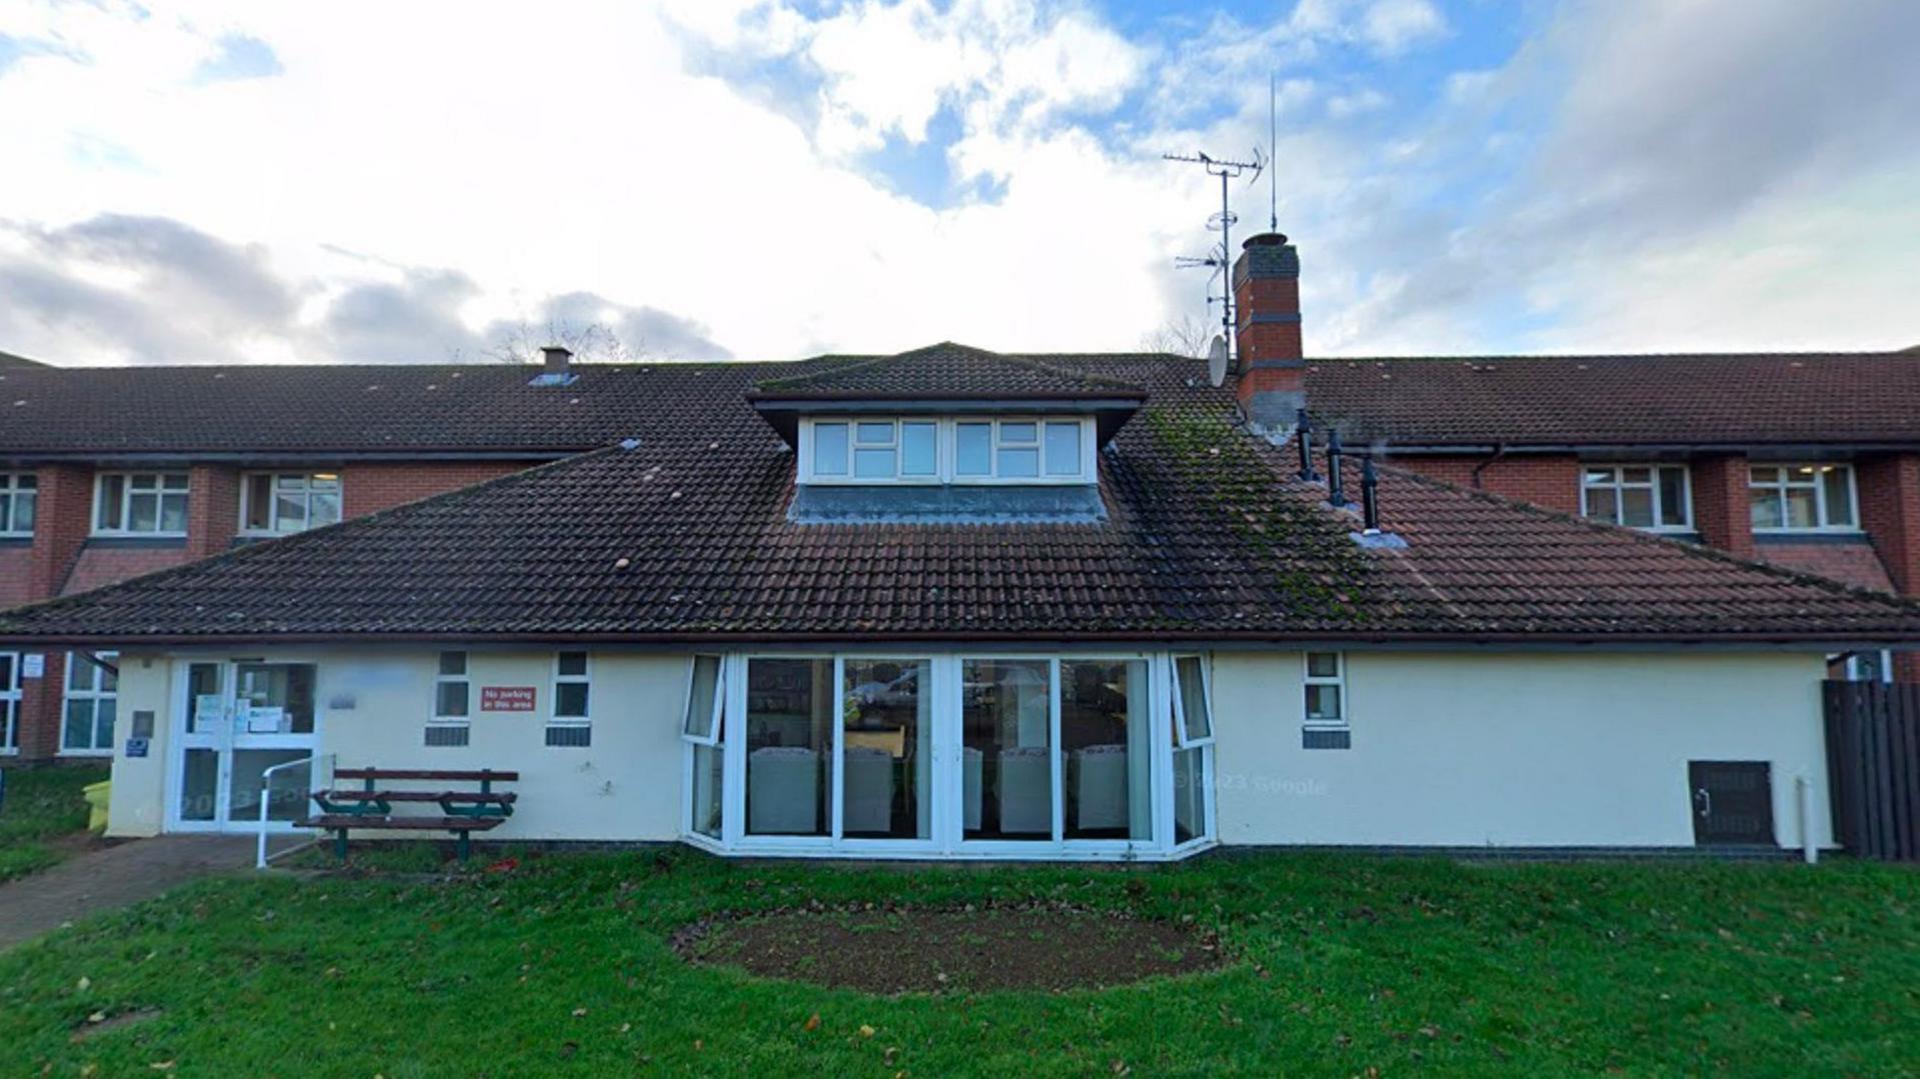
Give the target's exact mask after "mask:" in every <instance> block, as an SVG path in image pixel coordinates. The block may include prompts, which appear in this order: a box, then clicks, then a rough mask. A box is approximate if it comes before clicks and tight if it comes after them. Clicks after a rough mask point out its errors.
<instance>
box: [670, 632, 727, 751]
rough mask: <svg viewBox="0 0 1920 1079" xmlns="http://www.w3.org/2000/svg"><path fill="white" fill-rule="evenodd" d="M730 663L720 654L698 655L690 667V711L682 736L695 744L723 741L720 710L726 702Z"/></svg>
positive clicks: (688, 700)
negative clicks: (724, 688) (723, 690)
mask: <svg viewBox="0 0 1920 1079" xmlns="http://www.w3.org/2000/svg"><path fill="white" fill-rule="evenodd" d="M725 684H726V662H725V661H724V659H723V658H722V657H720V656H710V655H696V656H694V657H693V663H692V665H691V666H690V667H689V668H688V670H687V710H686V714H685V716H684V717H682V720H681V724H680V736H681V737H682V738H685V739H686V740H687V741H689V742H692V743H693V744H695V745H702V746H711V745H716V744H718V743H719V741H720V710H721V706H722V703H723V701H724V699H725V698H724V694H722V692H721V687H723V686H724V685H725Z"/></svg>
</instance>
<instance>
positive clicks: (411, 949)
mask: <svg viewBox="0 0 1920 1079" xmlns="http://www.w3.org/2000/svg"><path fill="white" fill-rule="evenodd" d="M1029 898H1039V899H1043V900H1049V901H1053V900H1058V901H1067V902H1071V903H1073V904H1076V905H1080V906H1085V907H1092V908H1112V907H1125V908H1129V909H1131V910H1133V911H1136V912H1139V913H1142V914H1146V915H1151V916H1156V917H1164V918H1170V919H1188V918H1190V919H1193V920H1194V923H1195V924H1197V925H1202V926H1211V927H1215V928H1217V930H1218V933H1219V935H1220V938H1221V941H1222V943H1223V945H1224V946H1225V947H1226V948H1227V949H1228V950H1229V951H1230V952H1231V953H1232V954H1233V956H1234V958H1233V961H1232V962H1231V963H1230V964H1229V965H1228V966H1227V967H1225V968H1224V969H1221V970H1217V971H1213V972H1209V973H1203V974H1195V975H1189V976H1185V977H1181V978H1175V979H1162V980H1150V981H1146V982H1141V983H1138V984H1135V985H1132V986H1126V987H1119V988H1113V989H1106V990H1100V991H1070V992H1063V993H1039V992H1030V991H1007V992H995V993H970V992H966V991H963V990H962V991H950V992H946V993H942V994H937V995H929V994H910V995H906V996H901V997H893V998H889V997H880V996H871V995H867V994H864V993H859V992H854V991H849V990H829V989H823V988H819V987H815V986H810V985H805V984H800V983H797V982H783V981H773V980H765V979H757V978H752V977H748V976H746V975H744V974H741V973H739V972H738V971H737V970H734V969H731V968H715V967H705V966H700V967H694V966H689V965H687V964H686V963H685V962H683V961H682V960H681V959H680V958H679V957H678V956H677V955H676V954H675V952H674V951H673V950H672V948H671V947H670V945H669V941H668V938H669V935H670V934H671V933H672V932H673V931H674V930H675V929H676V928H677V927H679V926H682V925H684V924H686V923H688V922H690V921H694V920H696V919H699V918H701V917H702V916H704V915H707V914H710V913H712V912H716V911H726V910H748V909H751V910H767V909H774V908H782V907H793V906H797V905H799V906H804V905H807V904H810V903H814V902H818V903H820V904H823V905H824V906H825V907H827V908H829V909H835V908H838V907H840V906H841V905H843V904H847V903H866V902H880V903H886V902H888V901H895V902H900V901H910V902H913V903H917V904H941V905H950V904H965V903H981V902H984V901H994V902H1009V901H1017V900H1024V899H1029ZM827 916H829V917H831V916H834V915H831V914H829V915H827ZM143 1012H144V1013H148V1014H147V1015H146V1017H145V1018H144V1019H143V1020H142V1021H138V1022H129V1023H126V1024H125V1025H120V1024H118V1023H116V1022H115V1021H114V1020H115V1017H119V1016H122V1015H126V1014H140V1013H143ZM90 1016H92V1017H98V1018H96V1019H95V1022H99V1021H100V1020H102V1019H104V1020H106V1022H105V1023H103V1024H102V1026H103V1027H104V1028H105V1029H100V1030H97V1031H96V1032H95V1033H93V1034H92V1035H91V1036H88V1037H85V1038H82V1039H79V1040H76V1039H75V1038H74V1032H75V1031H76V1030H85V1029H87V1028H88V1021H89V1017H90ZM0 1055H3V1058H4V1059H0V1072H5V1073H6V1074H29V1073H31V1074H42V1071H41V1069H42V1068H47V1069H49V1070H48V1071H47V1072H46V1073H45V1074H53V1075H76V1074H89V1073H88V1072H86V1071H84V1069H85V1068H86V1067H87V1065H95V1066H96V1069H95V1070H94V1071H93V1072H91V1074H97V1075H103V1076H105V1075H135V1074H138V1075H152V1074H168V1073H171V1074H181V1075H223V1074H224V1075H273V1074H278V1075H308V1074H319V1075H353V1076H370V1075H375V1074H379V1075H384V1076H388V1077H404V1076H417V1075H495V1076H499V1075H524V1074H548V1073H558V1074H582V1075H599V1074H624V1073H625V1072H626V1071H628V1070H631V1069H633V1068H634V1067H635V1066H636V1065H647V1064H650V1065H651V1066H652V1067H655V1068H660V1069H663V1070H668V1071H675V1072H728V1073H735V1074H753V1073H759V1074H794V1073H802V1072H805V1073H812V1074H816V1075H821V1076H839V1075H894V1074H896V1073H902V1072H904V1073H906V1074H909V1075H923V1076H942V1075H953V1074H977V1073H987V1072H999V1073H1005V1072H1010V1071H1016V1070H1017V1071H1019V1072H1021V1073H1031V1074H1060V1073H1101V1074H1114V1073H1118V1072H1126V1071H1131V1072H1132V1073H1134V1074H1167V1073H1189V1074H1192V1073H1199V1072H1211V1071H1239V1072H1252V1073H1260V1074H1275V1073H1277V1072H1279V1071H1282V1070H1286V1071H1295V1072H1298V1071H1306V1072H1312V1073H1325V1072H1339V1073H1345V1074H1354V1073H1365V1072H1367V1071H1368V1070H1369V1069H1375V1068H1377V1069H1379V1071H1380V1072H1382V1073H1390V1072H1400V1071H1409V1070H1415V1069H1425V1068H1432V1069H1446V1070H1449V1071H1478V1072H1485V1071H1492V1070H1496V1069H1498V1070H1503V1071H1512V1072H1521V1073H1534V1074H1541V1073H1545V1074H1559V1073H1565V1072H1570V1071H1598V1070H1608V1069H1619V1070H1625V1071H1627V1072H1630V1073H1654V1072H1659V1073H1677V1072H1696V1071H1717V1072H1726V1073H1733V1074H1740V1075H1796V1076H1798V1075H1811V1074H1840V1073H1852V1074H1893V1073H1896V1072H1901V1071H1903V1070H1908V1069H1911V1068H1913V1067H1914V1066H1915V1064H1916V1062H1920V874H1916V873H1915V872H1913V871H1911V870H1907V869H1898V868H1891V867H1884V866H1871V865H1837V864H1836V865H1826V866H1821V867H1818V868H1816V869H1810V868H1807V867H1803V866H1797V865H1764V866H1762V865H1735V864H1684V865H1632V864H1597V863H1594V864H1572V865H1485V864H1475V865H1461V864H1454V863H1450V862H1446V861H1439V860H1417V861H1416V860H1369V859H1365V858H1359V857H1335V856H1318V855H1285V856H1261V857H1246V858H1214V859H1206V860H1203V861H1201V862H1198V863H1194V864H1188V865H1180V866H1169V867H1162V868H1158V869H1150V870H1097V869H1078V868H993V869H982V868H957V869H949V868H941V869H931V868H922V869H905V870H902V869H891V868H871V869H867V868H855V869H829V868H824V867H812V866H804V865H768V864H758V865H751V864H729V863H724V862H721V861H718V860H715V859H710V858H707V857H705V856H702V855H698V854H694V853H691V852H687V851H678V850H676V851H670V852H664V853H654V852H638V853H630V854H618V855H569V856H551V857H545V858H531V857H529V858H525V859H523V860H522V861H520V863H519V864H518V866H517V867H515V868H512V869H510V870H503V871H499V872H480V873H474V874H471V875H469V876H466V877H464V878H461V879H458V880H453V881H446V882H442V881H425V880H419V879H411V878H406V877H403V876H400V875H397V874H392V873H386V874H379V873H376V874H373V875H368V876H361V877H344V876H337V877H328V878H323V879H300V878H294V877H291V876H287V875H277V876H272V877H264V878H261V877H250V876H241V877H233V878H227V879H220V880H213V881H207V882H203V883H201V884H198V885H194V886H191V887H189V888H187V889H184V890H182V891H179V892H175V893H173V894H172V895H170V896H168V897H166V898H163V899H161V900H158V901H155V902H151V903H148V904H145V905H143V906H140V907H138V908H135V909H133V910H131V911H128V912H125V913H121V914H117V915H111V916H107V917H104V918H101V919H98V920H94V921H90V922H87V923H83V924H82V925H80V926H77V927H75V928H72V929H69V930H65V931H62V932H61V933H59V934H57V935H55V936H54V937H52V938H50V939H47V940H44V941H41V942H37V943H34V944H29V945H27V946H24V947H22V948H19V949H17V950H15V951H12V952H10V953H6V954H0ZM169 1066H170V1067H169ZM156 1067H158V1068H159V1069H160V1070H158V1071H155V1070H153V1069H154V1068H156Z"/></svg>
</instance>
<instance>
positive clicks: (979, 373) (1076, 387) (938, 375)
mask: <svg viewBox="0 0 1920 1079" xmlns="http://www.w3.org/2000/svg"><path fill="white" fill-rule="evenodd" d="M813 367H814V369H813V370H811V371H808V372H806V373H800V374H784V373H783V374H780V375H776V376H775V377H772V378H765V379H762V380H760V382H759V384H758V385H756V386H755V387H754V393H753V396H755V397H757V398H763V399H765V398H830V399H839V398H846V397H862V398H906V399H927V398H941V399H954V398H992V399H1000V398H1035V397H1038V398H1074V397H1115V396H1125V397H1143V396H1145V393H1144V391H1143V390H1142V388H1141V387H1140V385H1139V384H1138V383H1132V382H1128V381H1126V380H1124V379H1119V378H1113V377H1110V376H1106V375H1100V374H1097V373H1095V372H1092V371H1089V370H1087V369H1086V368H1085V367H1084V366H1081V367H1079V368H1078V369H1075V368H1073V367H1064V366H1057V365H1054V364H1050V363H1046V362H1044V361H1042V360H1039V359H1036V358H1033V357H1030V356H1006V355H1001V354H999V353H995V352H987V351H985V350H982V349H977V348H970V347H968V346H966V345H956V344H954V343H952V342H950V341H946V342H942V343H940V344H937V345H931V346H929V347H927V348H922V349H915V350H913V351H911V352H902V353H900V354H899V355H896V356H868V357H859V358H851V359H848V360H846V361H845V362H834V361H832V360H831V359H823V360H819V361H816V362H815V364H814V365H813Z"/></svg>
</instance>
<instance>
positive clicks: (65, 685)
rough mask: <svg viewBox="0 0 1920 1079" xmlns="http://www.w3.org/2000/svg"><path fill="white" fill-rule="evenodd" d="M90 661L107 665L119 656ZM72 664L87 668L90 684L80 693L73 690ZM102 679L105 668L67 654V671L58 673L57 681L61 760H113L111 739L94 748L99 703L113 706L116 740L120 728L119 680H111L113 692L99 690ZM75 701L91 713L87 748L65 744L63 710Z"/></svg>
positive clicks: (106, 654)
mask: <svg viewBox="0 0 1920 1079" xmlns="http://www.w3.org/2000/svg"><path fill="white" fill-rule="evenodd" d="M94 658H96V659H99V660H102V661H103V662H109V663H110V662H112V661H114V660H117V659H119V658H120V653H118V652H95V653H94ZM75 664H80V665H83V666H85V667H86V668H87V672H88V676H89V679H90V681H89V684H88V685H87V686H86V687H84V688H80V689H75V688H74V685H73V673H74V671H75V670H77V669H78V668H77V667H76V666H75ZM106 678H107V671H106V669H105V668H103V667H101V666H100V665H99V664H96V663H91V662H88V661H87V660H86V659H84V658H82V657H81V655H80V653H78V652H68V653H67V669H66V670H65V672H63V673H62V675H61V678H60V755H61V756H63V757H111V756H113V738H111V737H110V738H108V739H107V744H106V745H104V746H102V745H99V744H98V743H99V741H100V702H101V701H106V700H110V701H112V702H113V705H114V709H113V711H114V715H113V724H114V734H115V736H116V737H117V736H118V734H119V726H120V679H119V676H118V675H117V674H116V675H115V676H114V684H113V688H112V689H102V688H101V686H102V684H103V683H104V682H105V680H106ZM76 700H79V701H87V702H89V704H90V709H89V710H90V712H91V713H92V722H91V723H90V724H89V725H88V728H89V729H88V735H89V737H88V741H89V742H90V743H92V744H91V745H88V746H73V745H70V744H69V743H68V742H67V708H68V706H69V704H70V703H71V702H73V701H76Z"/></svg>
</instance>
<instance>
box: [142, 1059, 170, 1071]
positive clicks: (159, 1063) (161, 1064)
mask: <svg viewBox="0 0 1920 1079" xmlns="http://www.w3.org/2000/svg"><path fill="white" fill-rule="evenodd" d="M147 1067H149V1068H152V1069H153V1070H154V1071H157V1072H170V1071H172V1070H173V1061H171V1060H156V1061H154V1062H153V1063H151V1064H149V1065H147Z"/></svg>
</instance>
